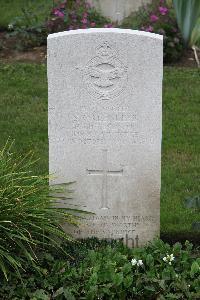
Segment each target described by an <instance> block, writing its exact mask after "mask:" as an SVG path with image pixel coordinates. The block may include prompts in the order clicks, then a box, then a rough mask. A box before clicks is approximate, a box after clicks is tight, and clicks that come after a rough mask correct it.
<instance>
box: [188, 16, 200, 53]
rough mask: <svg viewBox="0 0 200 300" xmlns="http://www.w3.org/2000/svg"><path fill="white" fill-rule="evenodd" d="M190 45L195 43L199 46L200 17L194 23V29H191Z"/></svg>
mask: <svg viewBox="0 0 200 300" xmlns="http://www.w3.org/2000/svg"><path fill="white" fill-rule="evenodd" d="M190 45H191V46H193V45H195V46H197V47H199V48H200V17H199V18H198V20H197V22H196V25H195V26H194V29H193V31H192V35H191V39H190Z"/></svg>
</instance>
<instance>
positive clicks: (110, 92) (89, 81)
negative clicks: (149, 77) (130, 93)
mask: <svg viewBox="0 0 200 300" xmlns="http://www.w3.org/2000/svg"><path fill="white" fill-rule="evenodd" d="M96 50H97V55H96V56H95V57H93V58H92V59H91V60H89V62H88V63H87V65H86V66H85V67H83V68H81V69H82V74H83V80H84V82H85V83H86V86H87V90H88V92H89V94H91V95H92V96H93V97H95V98H97V99H100V100H109V99H111V98H113V97H117V96H118V95H119V94H120V93H121V92H122V91H123V89H124V87H125V85H126V83H127V67H125V66H124V65H123V63H122V62H121V60H120V59H119V58H118V57H117V54H116V52H115V51H114V49H113V48H112V47H111V45H110V44H109V43H108V42H104V43H102V44H101V45H99V46H98V47H97V49H96Z"/></svg>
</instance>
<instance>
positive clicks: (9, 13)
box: [0, 0, 54, 29]
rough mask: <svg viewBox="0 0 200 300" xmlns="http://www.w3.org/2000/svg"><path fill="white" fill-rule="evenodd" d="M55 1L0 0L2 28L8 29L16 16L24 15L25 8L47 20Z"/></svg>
mask: <svg viewBox="0 0 200 300" xmlns="http://www.w3.org/2000/svg"><path fill="white" fill-rule="evenodd" d="M53 2H54V1H53V0H37V1H35V0H0V28H2V29H6V28H7V27H8V24H10V23H11V22H12V21H13V19H14V18H16V17H18V16H21V15H22V9H24V8H25V9H27V8H29V11H31V12H32V13H34V14H36V15H38V16H39V18H42V19H44V20H45V18H46V16H48V15H49V11H50V8H51V7H52V6H53Z"/></svg>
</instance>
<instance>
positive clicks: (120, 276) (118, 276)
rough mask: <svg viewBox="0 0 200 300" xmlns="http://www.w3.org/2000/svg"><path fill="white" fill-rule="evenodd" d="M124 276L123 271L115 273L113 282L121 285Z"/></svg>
mask: <svg viewBox="0 0 200 300" xmlns="http://www.w3.org/2000/svg"><path fill="white" fill-rule="evenodd" d="M123 278H124V276H123V273H117V274H114V276H113V284H114V285H116V286H119V285H120V284H121V283H122V281H123Z"/></svg>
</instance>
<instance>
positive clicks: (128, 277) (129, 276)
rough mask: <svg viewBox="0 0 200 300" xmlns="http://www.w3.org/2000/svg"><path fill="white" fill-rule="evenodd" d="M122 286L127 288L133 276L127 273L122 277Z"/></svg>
mask: <svg viewBox="0 0 200 300" xmlns="http://www.w3.org/2000/svg"><path fill="white" fill-rule="evenodd" d="M123 283H124V286H125V288H129V287H130V286H131V284H132V283H133V276H132V275H128V276H126V277H125V278H124V281H123Z"/></svg>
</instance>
